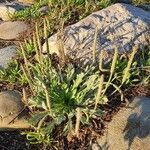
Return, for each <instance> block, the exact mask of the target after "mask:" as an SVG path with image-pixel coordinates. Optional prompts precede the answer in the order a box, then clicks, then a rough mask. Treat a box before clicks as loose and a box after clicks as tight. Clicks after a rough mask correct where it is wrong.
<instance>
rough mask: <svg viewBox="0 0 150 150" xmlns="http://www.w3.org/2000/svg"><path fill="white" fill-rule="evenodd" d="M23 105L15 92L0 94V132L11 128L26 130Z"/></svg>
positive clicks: (26, 124)
mask: <svg viewBox="0 0 150 150" xmlns="http://www.w3.org/2000/svg"><path fill="white" fill-rule="evenodd" d="M23 110H24V104H23V102H22V100H21V95H20V94H19V92H17V91H4V92H1V93H0V130H4V129H11V128H28V127H29V124H28V123H27V121H26V119H25V118H26V117H27V116H26V115H25V112H23Z"/></svg>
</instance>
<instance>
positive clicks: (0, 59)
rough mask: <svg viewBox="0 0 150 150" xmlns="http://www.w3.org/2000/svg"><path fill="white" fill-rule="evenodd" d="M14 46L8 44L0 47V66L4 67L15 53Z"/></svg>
mask: <svg viewBox="0 0 150 150" xmlns="http://www.w3.org/2000/svg"><path fill="white" fill-rule="evenodd" d="M16 50H17V48H16V46H8V47H5V48H3V49H0V68H1V67H2V68H6V67H7V65H8V64H9V63H10V61H11V60H12V58H13V57H14V56H15V55H16Z"/></svg>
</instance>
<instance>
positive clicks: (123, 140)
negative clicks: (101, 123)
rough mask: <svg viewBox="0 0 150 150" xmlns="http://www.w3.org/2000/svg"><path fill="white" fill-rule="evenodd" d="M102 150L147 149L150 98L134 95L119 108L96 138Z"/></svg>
mask: <svg viewBox="0 0 150 150" xmlns="http://www.w3.org/2000/svg"><path fill="white" fill-rule="evenodd" d="M98 143H99V145H100V146H101V148H102V149H103V150H106V149H107V150H116V149H119V150H127V149H128V150H129V149H132V150H136V149H137V150H141V149H143V150H149V148H150V98H146V97H136V98H135V99H134V100H133V102H131V103H130V104H129V106H128V107H127V108H123V109H121V110H120V111H119V112H118V114H117V115H115V116H114V118H113V119H112V121H111V122H110V123H109V124H108V126H107V131H106V132H105V134H104V136H103V137H101V138H100V139H99V140H98Z"/></svg>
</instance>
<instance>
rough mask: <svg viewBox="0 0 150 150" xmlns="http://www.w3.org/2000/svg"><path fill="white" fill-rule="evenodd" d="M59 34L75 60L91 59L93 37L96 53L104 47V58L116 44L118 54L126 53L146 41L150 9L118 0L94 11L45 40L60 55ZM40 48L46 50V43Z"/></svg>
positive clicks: (149, 33)
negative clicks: (146, 9) (62, 31)
mask: <svg viewBox="0 0 150 150" xmlns="http://www.w3.org/2000/svg"><path fill="white" fill-rule="evenodd" d="M96 31H97V33H96ZM60 37H61V40H62V41H63V43H64V51H65V54H68V55H69V56H70V57H72V58H74V59H80V60H82V59H83V60H85V59H88V60H91V59H92V54H93V49H94V46H93V45H94V44H93V43H94V39H96V55H97V56H99V52H100V51H101V50H102V49H103V50H105V52H106V54H105V59H107V58H109V57H110V55H109V54H110V53H111V52H113V49H114V47H115V46H116V47H118V49H119V52H120V53H127V52H130V50H131V49H132V47H133V46H135V45H136V46H139V47H143V46H144V45H147V44H148V42H149V39H150V12H147V11H144V10H143V9H141V8H138V7H135V6H132V5H130V4H121V3H117V4H114V5H111V6H109V7H107V8H106V9H102V10H100V11H97V12H94V13H92V14H91V15H89V16H88V17H86V18H85V19H83V20H81V21H79V22H78V23H76V24H73V25H70V26H68V27H66V28H65V29H64V33H63V36H61V34H58V33H56V34H55V35H53V36H51V37H50V38H49V39H48V41H49V48H50V52H51V53H54V52H55V53H57V54H59V48H60V46H58V45H59V44H58V43H60V40H59V38H60ZM62 37H63V38H62ZM95 37H96V38H95ZM61 47H63V46H62V45H61ZM43 51H44V52H46V43H44V45H43Z"/></svg>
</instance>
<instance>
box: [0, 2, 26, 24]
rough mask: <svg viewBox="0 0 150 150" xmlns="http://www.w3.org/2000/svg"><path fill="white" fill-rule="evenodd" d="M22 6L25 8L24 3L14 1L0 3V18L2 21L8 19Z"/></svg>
mask: <svg viewBox="0 0 150 150" xmlns="http://www.w3.org/2000/svg"><path fill="white" fill-rule="evenodd" d="M24 8H26V6H25V5H21V4H19V3H15V2H12V3H3V4H0V18H1V19H2V20H4V21H7V20H10V18H11V16H12V15H13V14H14V13H15V12H17V11H19V10H21V9H24Z"/></svg>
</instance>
